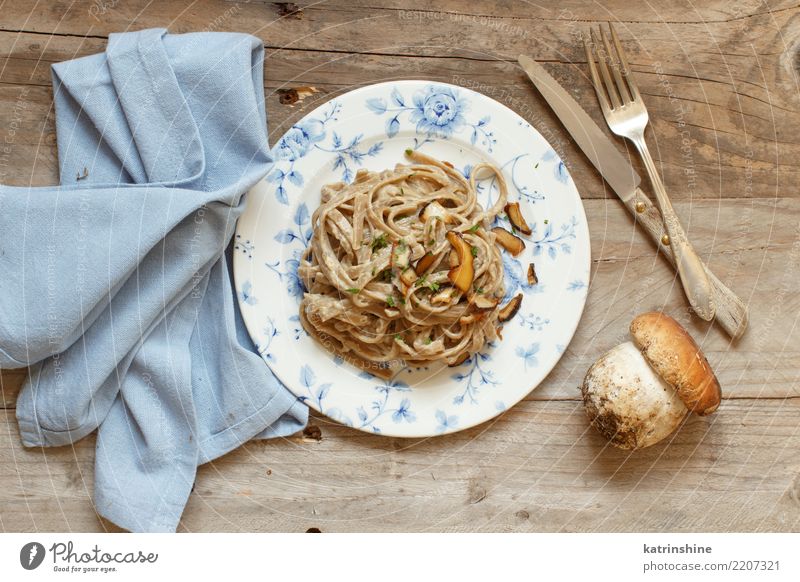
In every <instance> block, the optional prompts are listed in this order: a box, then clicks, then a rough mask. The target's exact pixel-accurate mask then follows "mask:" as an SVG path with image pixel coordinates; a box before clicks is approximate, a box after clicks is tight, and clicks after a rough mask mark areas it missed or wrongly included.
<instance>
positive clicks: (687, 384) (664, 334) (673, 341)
mask: <svg viewBox="0 0 800 582" xmlns="http://www.w3.org/2000/svg"><path fill="white" fill-rule="evenodd" d="M631 335H632V336H633V341H634V343H635V344H636V346H637V347H638V348H639V349H640V350H641V351H642V355H643V356H644V357H645V358H646V359H647V361H648V362H649V363H650V365H651V366H653V368H654V369H655V371H656V372H658V375H659V376H661V377H662V378H663V379H664V380H665V381H666V382H667V383H668V384H670V385H671V386H674V387H675V390H677V391H678V395H680V397H681V399H682V400H683V402H684V403H685V404H686V407H687V408H688V409H689V410H691V411H692V412H696V413H697V414H699V415H701V416H704V415H706V414H711V413H712V412H714V411H715V410H716V409H717V408H718V407H719V403H720V399H721V397H722V395H721V391H720V387H719V382H718V381H717V377H716V376H715V375H714V372H713V370H712V369H711V366H710V365H709V363H708V360H707V359H706V357H705V356H704V355H703V352H702V351H701V350H700V348H699V347H698V345H697V344H696V343H695V341H694V340H693V339H692V336H690V335H689V332H687V331H686V330H685V329H684V328H683V327H682V326H681V324H679V323H678V322H677V321H675V320H674V319H672V318H671V317H670V316H668V315H666V314H664V313H661V312H659V311H651V312H648V313H643V314H641V315H639V316H637V317H636V318H635V319H634V320H633V321H632V322H631Z"/></svg>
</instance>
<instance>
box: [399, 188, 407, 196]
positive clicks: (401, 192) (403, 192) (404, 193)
mask: <svg viewBox="0 0 800 582" xmlns="http://www.w3.org/2000/svg"><path fill="white" fill-rule="evenodd" d="M400 195H401V196H405V195H406V191H405V190H403V188H402V186H401V187H400Z"/></svg>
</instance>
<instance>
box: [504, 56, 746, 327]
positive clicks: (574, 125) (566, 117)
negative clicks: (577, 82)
mask: <svg viewBox="0 0 800 582" xmlns="http://www.w3.org/2000/svg"><path fill="white" fill-rule="evenodd" d="M517 60H518V62H519V64H520V66H521V67H522V69H523V70H524V71H525V73H527V75H528V77H530V79H531V81H533V84H534V85H535V86H536V88H537V89H538V90H539V93H541V94H542V97H544V99H545V101H547V104H548V105H550V108H551V109H552V110H553V111H554V112H555V114H556V116H557V117H558V118H559V119H560V120H561V123H563V124H564V127H565V128H566V129H567V131H568V132H569V134H570V135H571V136H572V139H574V140H575V143H577V144H578V147H579V148H580V149H581V151H583V153H584V154H585V155H586V157H587V158H589V161H590V162H592V165H593V166H594V167H595V168H597V171H598V172H600V175H601V176H603V178H604V179H605V181H606V182H607V183H608V185H609V186H611V189H612V190H614V192H615V193H616V194H617V196H618V197H619V198H620V200H622V202H623V204H625V207H626V208H627V209H628V210H629V211H630V212H631V213H632V214H633V216H634V219H635V221H636V222H638V223H639V224H641V225H642V226H643V227H644V229H645V231H647V233H648V234H649V235H650V238H651V239H653V242H655V244H656V245H657V246H658V248H659V250H660V251H661V252H662V253H664V255H665V256H666V257H667V259H669V261H670V262H671V263H672V265H673V266H675V259H674V257H673V256H672V249H671V248H670V247H669V244H666V245H665V244H664V242H663V240H664V236H665V232H664V225H663V222H662V220H661V213H659V211H658V208H656V207H655V206H654V205H653V203H652V202H651V201H650V198H649V197H648V196H647V195H646V194H645V193H644V192H642V190H641V189H640V188H639V184H640V183H641V178H640V177H639V174H637V173H636V170H634V169H633V167H632V166H631V164H630V162H629V161H628V160H627V159H626V158H625V157H624V156H623V155H622V154H621V153H619V150H617V148H616V146H615V145H614V144H613V143H612V142H611V140H610V139H609V138H608V137H607V136H606V134H605V133H604V132H603V130H601V129H600V128H599V127H598V126H597V124H596V123H595V122H594V121H593V120H592V118H591V117H589V115H588V114H587V113H586V111H584V110H583V108H582V107H581V106H580V105H578V103H577V101H575V99H573V98H572V96H571V95H570V94H569V93H567V91H566V90H565V89H564V88H563V87H562V86H561V85H560V84H559V83H558V81H556V80H555V79H554V78H553V77H552V76H551V75H550V74H549V73H548V72H547V71H545V70H544V67H542V66H541V65H540V64H539V63H537V62H536V61H534V60H533V59H532V58H530V57H528V56H526V55H520V56H519V58H518V59H517ZM703 268H704V269H705V271H706V273H707V274H708V278H709V280H710V281H711V292H712V294H713V298H714V303H715V305H716V307H717V311H716V314H715V315H714V318H715V319H716V320H717V322H718V323H719V324H720V326H721V327H722V328H723V329H724V330H725V331H726V332H727V333H728V334H729V335H730V336H731V337H732V338H734V339H737V338H739V337H741V336H742V334H743V333H744V332H745V330H746V329H747V322H748V314H747V306H746V305H745V304H744V302H743V301H742V300H741V299H740V298H739V297H737V296H736V294H735V293H734V292H733V291H731V290H730V289H729V288H728V287H726V286H725V285H724V284H723V283H722V282H721V281H720V280H719V279H717V277H716V276H715V275H714V274H713V273H712V272H711V271H710V270H709V268H708V266H707V265H706V264H705V263H704V264H703Z"/></svg>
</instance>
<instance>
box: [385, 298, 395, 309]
mask: <svg viewBox="0 0 800 582" xmlns="http://www.w3.org/2000/svg"><path fill="white" fill-rule="evenodd" d="M386 304H387V305H388V306H389V307H394V306H395V302H394V297H392V296H391V295H387V296H386Z"/></svg>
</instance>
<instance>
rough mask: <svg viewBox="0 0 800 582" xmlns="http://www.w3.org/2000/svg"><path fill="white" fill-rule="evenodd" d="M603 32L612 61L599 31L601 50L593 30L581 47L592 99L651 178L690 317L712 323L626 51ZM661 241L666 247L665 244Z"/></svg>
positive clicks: (703, 278) (702, 278) (704, 284)
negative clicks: (650, 144)
mask: <svg viewBox="0 0 800 582" xmlns="http://www.w3.org/2000/svg"><path fill="white" fill-rule="evenodd" d="M608 28H609V31H610V32H611V38H612V40H613V42H614V48H615V49H616V56H617V60H614V58H613V57H612V54H613V52H612V50H611V44H610V43H609V41H608V37H606V33H605V31H604V30H603V28H602V27H600V36H601V38H602V43H603V44H602V47H601V45H600V43H599V41H598V39H597V36H596V35H595V32H594V30H592V31H591V35H592V43H591V45H590V44H589V42H588V41H587V40H586V39H584V42H583V43H584V46H585V47H586V60H587V62H588V63H589V71H590V72H591V74H592V83H593V84H594V90H595V92H596V93H597V100H598V101H599V102H600V108H601V109H602V110H603V115H604V116H605V118H606V123H608V127H609V128H610V129H611V131H613V132H614V133H615V134H617V135H618V136H620V137H625V138H627V139H629V140H630V141H632V142H633V144H634V145H635V146H636V149H638V150H639V155H640V156H641V157H642V160H643V161H644V165H645V167H646V168H647V173H648V174H649V175H650V181H651V182H652V184H653V190H654V191H655V193H656V200H657V202H658V207H659V209H660V210H661V216H662V218H663V220H664V227H665V228H666V231H667V235H668V237H669V245H670V246H671V247H672V253H673V255H674V256H675V264H676V265H677V267H678V274H679V275H680V278H681V283H682V284H683V290H684V292H685V293H686V297H687V299H688V300H689V304H690V305H691V306H692V309H694V312H695V313H697V315H698V316H700V317H701V318H703V319H705V320H706V321H711V319H712V318H713V317H714V311H715V306H714V301H713V299H712V296H711V282H710V281H709V279H708V275H707V274H706V271H705V269H704V268H703V263H702V262H701V261H700V257H698V256H697V253H696V252H695V251H694V249H693V248H692V245H691V243H690V242H689V239H688V238H687V237H686V233H685V232H684V230H683V228H682V227H681V224H680V222H679V221H678V217H677V216H676V215H675V211H674V210H673V208H672V204H671V203H670V201H669V197H668V196H667V191H666V190H665V189H664V184H663V183H662V182H661V177H660V176H659V175H658V170H657V169H656V165H655V163H654V162H653V158H652V157H650V152H649V151H648V149H647V142H646V141H645V140H644V130H645V128H646V127H647V123H648V121H649V116H648V115H647V108H646V107H645V106H644V102H643V101H642V96H641V95H640V94H639V89H638V88H637V87H636V83H635V82H634V80H633V78H632V77H631V74H630V68H629V67H628V61H627V59H626V58H625V52H624V51H623V50H622V46H621V45H620V42H619V38H618V37H617V33H616V32H615V31H614V28H613V27H612V26H611V24H610V23H609V25H608ZM592 45H593V46H594V47H595V50H596V51H597V64H595V56H594V54H593V52H594V51H593V50H592ZM603 48H604V50H603ZM609 65H610V69H611V70H610V71H609ZM598 68H599V69H600V74H598V72H597V69H598ZM601 75H602V80H601ZM612 76H613V80H612ZM609 100H610V102H609ZM663 242H664V244H667V241H663Z"/></svg>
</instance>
